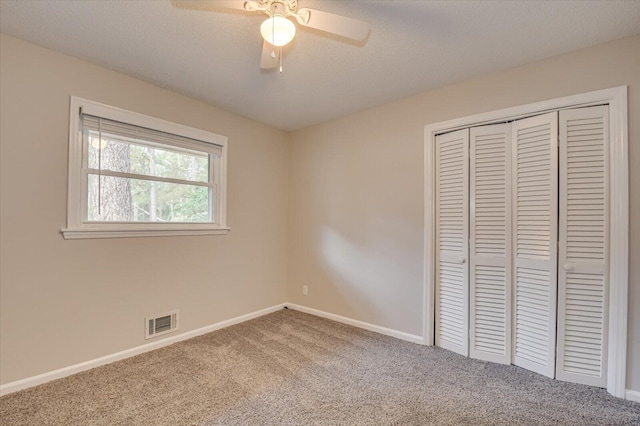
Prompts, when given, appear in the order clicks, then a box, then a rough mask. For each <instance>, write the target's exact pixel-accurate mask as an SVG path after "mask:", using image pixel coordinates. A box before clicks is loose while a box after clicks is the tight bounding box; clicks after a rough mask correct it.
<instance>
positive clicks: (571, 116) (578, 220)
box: [556, 106, 609, 387]
mask: <svg viewBox="0 0 640 426" xmlns="http://www.w3.org/2000/svg"><path fill="white" fill-rule="evenodd" d="M608 116H609V109H608V107H607V106H597V107H589V108H579V109H573V110H567V111H560V239H559V243H560V244H559V259H558V261H559V265H560V268H559V271H558V355H557V371H556V377H557V378H558V379H560V380H566V381H570V382H576V383H582V384H586V385H592V386H600V387H606V386H607V375H606V372H607V330H608V323H607V318H608V310H607V306H608V282H607V273H606V271H607V269H608V257H607V253H608V251H609V250H608V211H607V207H606V206H608V205H609V200H608V198H607V197H608V175H609V173H608V168H607V164H608V155H607V151H608V134H609V129H608Z"/></svg>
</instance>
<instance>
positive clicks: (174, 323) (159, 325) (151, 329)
mask: <svg viewBox="0 0 640 426" xmlns="http://www.w3.org/2000/svg"><path fill="white" fill-rule="evenodd" d="M145 323H146V326H145V328H146V330H145V331H146V333H145V339H151V338H152V337H157V336H161V335H163V334H166V333H171V332H172V331H175V330H177V329H178V311H171V312H167V313H166V314H162V315H157V316H155V317H153V318H147V319H146V320H145Z"/></svg>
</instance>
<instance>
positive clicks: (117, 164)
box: [62, 97, 229, 239]
mask: <svg viewBox="0 0 640 426" xmlns="http://www.w3.org/2000/svg"><path fill="white" fill-rule="evenodd" d="M226 155H227V139H226V138H225V137H223V136H220V135H216V134H214V133H209V132H205V131H202V130H198V129H193V128H189V127H186V126H182V125H179V124H175V123H171V122H168V121H164V120H160V119H157V118H153V117H148V116H145V115H142V114H138V113H133V112H129V111H125V110H122V109H119V108H114V107H110V106H107V105H102V104H98V103H96V102H92V101H88V100H85V99H80V98H75V97H72V98H71V113H70V131H69V188H68V212H67V228H66V229H63V230H62V233H63V235H64V238H65V239H77V238H113V237H141V236H168V235H208V234H223V233H227V232H228V231H229V229H228V228H227V227H226Z"/></svg>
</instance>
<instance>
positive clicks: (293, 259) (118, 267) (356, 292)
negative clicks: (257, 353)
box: [0, 35, 640, 390]
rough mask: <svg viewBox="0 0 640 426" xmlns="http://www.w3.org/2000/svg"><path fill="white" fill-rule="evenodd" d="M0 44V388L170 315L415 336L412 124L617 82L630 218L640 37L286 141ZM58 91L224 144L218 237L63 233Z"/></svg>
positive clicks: (637, 380)
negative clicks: (258, 317) (367, 328)
mask: <svg viewBox="0 0 640 426" xmlns="http://www.w3.org/2000/svg"><path fill="white" fill-rule="evenodd" d="M0 42H1V45H0V91H1V97H0V101H1V102H0V142H1V146H0V185H1V187H0V188H1V190H0V209H1V214H0V383H3V384H4V383H8V382H12V381H14V380H18V379H21V378H25V377H30V376H33V375H36V374H39V373H43V372H47V371H50V370H53V369H56V368H61V367H65V366H68V365H72V364H75V363H78V362H82V361H86V360H90V359H94V358H96V357H99V356H103V355H108V354H111V353H114V352H117V351H120V350H124V349H128V348H132V347H135V346H138V345H141V344H144V343H146V341H145V340H144V338H143V324H142V322H143V318H144V317H145V316H146V315H150V314H156V313H162V312H165V311H167V310H171V309H176V308H177V309H180V312H181V330H180V331H181V332H184V331H188V330H192V329H195V328H198V327H202V326H206V325H209V324H212V323H215V322H217V321H220V320H224V319H228V318H231V317H234V316H237V315H241V314H244V313H247V312H252V311H255V310H258V309H261V308H264V307H268V306H272V305H274V304H277V303H281V302H284V301H286V300H289V301H291V302H294V303H299V304H303V305H306V306H310V307H313V308H317V309H321V310H325V311H328V312H332V313H336V314H339V315H344V316H347V317H351V318H354V319H358V320H362V321H366V322H370V323H373V324H377V325H381V326H384V327H389V328H392V329H396V330H399V331H403V332H407V333H411V334H417V335H421V334H422V298H423V294H422V280H423V277H422V274H423V259H422V256H423V235H422V233H423V202H424V197H423V127H424V125H425V124H429V123H434V122H439V121H443V120H448V119H452V118H457V117H463V116H467V115H471V114H477V113H482V112H487V111H492V110H496V109H500V108H506V107H511V106H515V105H521V104H525V103H531V102H535V101H540V100H544V99H549V98H556V97H561V96H567V95H572V94H576V93H582V92H587V91H591V90H596V89H602V88H608V87H613V86H618V85H629V118H630V129H629V130H630V132H629V133H630V143H629V145H630V149H629V151H630V159H629V164H630V165H631V167H630V168H631V187H630V193H631V217H632V218H634V217H640V193H639V191H638V188H640V170H638V167H637V165H638V164H639V160H640V146H638V144H639V142H638V138H639V137H640V120H639V119H638V117H639V113H640V36H637V37H633V38H627V39H623V40H619V41H616V42H613V43H609V44H606V45H601V46H597V47H594V48H590V49H586V50H582V51H578V52H574V53H570V54H567V55H563V56H559V57H556V58H551V59H547V60H544V61H540V62H536V63H533V64H529V65H526V66H523V67H519V68H515V69H511V70H507V71H503V72H499V73H494V74H490V75H486V76H483V77H479V78H476V79H473V80H469V81H466V82H463V83H460V84H457V85H453V86H449V87H445V88H442V89H439V90H434V91H430V92H426V93H423V94H419V95H417V96H414V97H411V98H407V99H404V100H401V101H398V102H395V103H391V104H387V105H384V106H381V107H379V108H375V109H372V110H369V111H365V112H362V113H359V114H355V115H351V116H349V117H345V118H343V119H340V120H335V121H332V122H329V123H326V124H323V125H319V126H315V127H312V128H308V129H304V130H301V131H298V132H294V133H292V134H290V135H288V134H285V133H283V132H280V131H277V130H274V129H272V128H270V127H267V126H265V125H262V124H259V123H256V122H254V121H251V120H248V119H245V118H242V117H239V116H237V115H234V114H231V113H227V112H225V111H222V110H219V109H216V108H213V107H210V106H208V105H205V104H203V103H200V102H197V101H194V100H192V99H189V98H187V97H184V96H181V95H178V94H176V93H173V92H170V91H167V90H164V89H161V88H158V87H156V86H153V85H150V84H148V83H145V82H142V81H140V80H136V79H133V78H130V77H127V76H124V75H122V74H119V73H117V72H113V71H110V70H107V69H104V68H101V67H98V66H95V65H91V64H89V63H87V62H84V61H81V60H78V59H74V58H71V57H68V56H65V55H61V54H59V53H55V52H53V51H50V50H47V49H43V48H40V47H37V46H34V45H32V44H28V43H25V42H22V41H19V40H17V39H15V38H12V37H8V36H5V35H2V36H1V40H0ZM70 95H74V96H80V97H84V98H88V99H92V100H95V101H98V102H102V103H106V104H110V105H114V106H118V107H121V108H125V109H129V110H133V111H137V112H141V113H143V114H147V115H151V116H155V117H159V118H163V119H166V120H170V121H174V122H177V123H180V124H185V125H189V126H193V127H196V128H201V129H204V130H208V131H212V132H215V133H220V134H223V135H226V136H228V137H229V170H230V171H229V224H230V226H231V228H232V231H231V233H230V234H229V235H226V236H210V237H173V238H144V239H113V240H83V241H64V240H63V239H62V237H61V236H60V235H59V233H58V231H59V229H60V228H61V227H63V226H65V221H66V179H67V144H68V139H67V135H68V110H69V108H68V103H69V96H70ZM290 142H293V143H291V145H289V144H290ZM634 166H635V167H634ZM287 185H288V188H287ZM630 227H631V232H630V241H631V259H632V261H631V262H630V271H629V272H630V294H629V296H630V297H629V307H630V312H631V315H630V318H629V356H628V360H629V362H628V364H629V366H628V383H627V388H630V389H634V390H640V308H638V306H640V265H639V264H638V262H634V261H633V259H636V258H639V255H640V223H638V221H637V220H635V221H634V220H633V219H632V221H631V224H630ZM287 238H288V239H287ZM287 281H288V283H289V287H288V289H287V287H286V284H285V283H286V282H287ZM302 285H308V286H309V295H308V296H306V297H304V296H302V291H301V290H302Z"/></svg>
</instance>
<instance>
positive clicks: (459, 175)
mask: <svg viewBox="0 0 640 426" xmlns="http://www.w3.org/2000/svg"><path fill="white" fill-rule="evenodd" d="M435 175H436V271H435V273H436V276H435V281H436V345H437V346H440V347H442V348H445V349H449V350H452V351H454V352H457V353H459V354H461V355H465V356H466V355H468V352H469V263H468V262H467V256H468V241H469V240H468V238H469V129H463V130H459V131H457V132H452V133H447V134H444V135H438V136H436V173H435Z"/></svg>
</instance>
